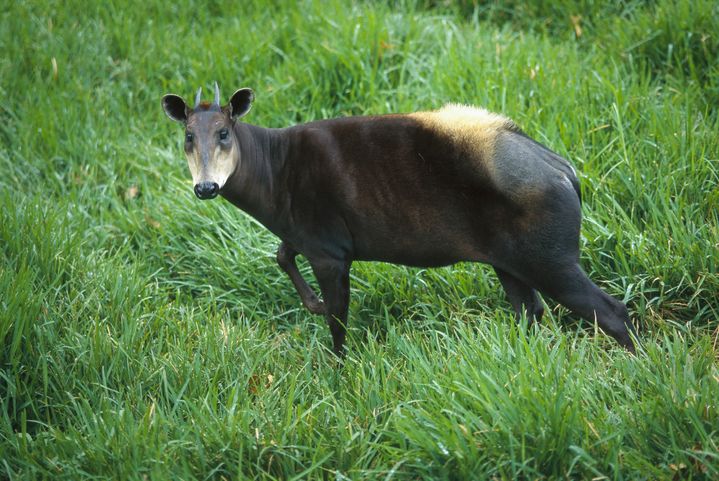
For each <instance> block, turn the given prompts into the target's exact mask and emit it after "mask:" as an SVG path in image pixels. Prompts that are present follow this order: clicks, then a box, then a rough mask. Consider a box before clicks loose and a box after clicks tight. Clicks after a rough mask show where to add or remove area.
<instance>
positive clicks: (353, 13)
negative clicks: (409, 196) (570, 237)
mask: <svg viewBox="0 0 719 481" xmlns="http://www.w3.org/2000/svg"><path fill="white" fill-rule="evenodd" d="M475 3H476V2H468V1H466V2H457V3H453V2H444V1H441V2H435V1H416V2H415V1H411V0H408V1H397V2H392V5H391V6H386V5H385V4H384V2H383V3H373V2H362V3H359V2H358V3H357V4H354V5H353V4H349V3H345V2H339V1H329V2H320V1H302V2H299V3H296V2H284V1H280V2H272V6H270V5H268V4H265V3H263V2H260V1H255V2H251V1H246V2H230V1H224V2H223V1H215V2H209V3H208V4H194V3H190V2H187V1H177V2H169V3H168V2H161V1H158V0H145V1H142V2H133V4H132V5H129V4H127V3H126V2H111V1H110V2H96V3H95V2H92V3H91V2H84V1H68V2H60V1H44V2H43V1H37V0H35V1H28V2H10V4H8V5H7V6H6V8H5V9H4V11H3V12H2V13H0V96H1V97H2V99H3V100H2V102H0V174H2V175H0V478H7V479H69V480H77V479H188V480H189V479H198V480H205V479H218V480H219V479H303V478H308V479H332V480H344V479H368V480H374V479H482V478H490V479H564V478H572V479H590V478H602V477H606V478H610V479H717V477H719V368H718V367H717V360H718V359H719V274H718V270H719V269H718V267H719V266H718V264H719V219H718V214H717V213H718V212H719V189H718V188H717V185H719V118H718V117H719V112H718V109H717V105H719V61H718V60H717V59H719V33H718V32H719V4H717V3H716V2H713V1H702V0H700V1H691V2H690V1H671V0H660V1H658V2H649V3H646V4H645V3H644V2H623V3H621V4H619V3H615V4H609V3H606V2H596V1H589V0H584V1H569V0H563V1H558V2H557V1H552V2H545V1H541V0H537V1H532V2H514V1H512V2H490V3H483V4H481V5H475ZM54 66H56V67H54ZM215 80H217V81H218V82H219V84H220V86H221V87H222V91H223V96H224V98H227V96H228V95H229V94H230V93H231V92H232V91H234V89H236V88H238V87H241V86H249V87H252V88H254V90H255V93H256V96H257V98H256V102H255V106H254V108H253V110H252V112H251V113H250V115H249V116H248V117H247V118H246V120H247V121H248V122H251V123H255V124H258V125H263V126H286V125H290V124H293V123H296V122H303V121H309V120H313V119H318V118H326V117H332V116H340V115H349V114H364V113H373V114H376V113H385V112H402V111H404V112H407V111H413V110H421V109H430V108H435V107H439V106H441V105H442V104H443V103H445V102H449V101H452V102H466V103H472V104H477V105H482V106H485V107H487V108H490V109H492V110H496V111H501V112H503V113H505V114H507V115H509V116H511V117H512V118H514V119H515V120H516V121H517V122H518V123H519V124H520V125H521V126H522V127H523V128H524V129H525V130H526V131H527V132H528V133H529V134H530V135H532V136H533V137H535V138H537V139H538V140H540V141H542V142H544V143H546V144H547V145H549V146H550V147H551V148H553V149H554V150H556V151H557V152H559V153H560V154H562V155H564V156H566V157H567V158H569V159H571V160H572V162H573V163H574V165H575V166H576V167H577V169H578V171H579V172H580V177H581V180H582V189H583V197H584V206H583V211H584V216H585V218H584V223H583V235H582V244H583V248H582V263H583V265H584V267H585V269H586V270H587V271H588V272H589V273H590V275H591V277H592V278H593V279H595V280H596V281H597V282H598V283H599V284H600V285H601V286H602V288H604V289H605V290H607V291H608V292H610V293H611V294H612V295H614V296H616V297H618V298H620V299H622V300H623V301H625V302H626V303H627V304H628V306H629V308H630V311H631V315H632V318H633V320H634V322H635V323H636V324H637V325H638V327H639V332H640V338H641V349H640V351H639V353H638V354H637V355H636V356H634V357H633V356H630V355H628V354H627V353H626V352H624V351H623V350H621V349H619V348H617V347H616V346H615V344H614V342H613V341H612V340H611V339H610V338H608V337H606V336H604V335H602V334H601V333H597V332H596V329H595V328H594V326H591V325H589V324H587V323H582V322H579V321H577V320H576V319H574V318H572V317H571V316H569V315H568V314H567V312H566V311H565V310H563V309H555V306H554V304H552V303H549V304H548V306H549V307H550V312H549V313H548V315H546V316H545V320H544V321H543V322H542V325H541V326H533V327H532V328H531V329H529V330H526V329H524V328H522V327H521V326H516V325H515V324H514V322H513V320H512V315H511V311H510V309H509V306H508V303H507V302H506V300H505V299H504V295H503V293H502V291H501V288H500V286H499V283H498V282H497V281H496V279H495V277H494V275H493V273H492V272H491V270H490V269H488V268H486V267H485V266H480V265H473V264H461V265H457V266H454V267H452V268H443V269H435V270H418V269H408V268H404V267H398V266H390V265H385V264H376V263H357V264H356V265H355V267H354V269H353V278H352V282H353V290H352V298H351V306H350V318H351V324H350V332H349V340H348V348H349V355H348V358H347V360H346V362H345V365H344V367H343V368H342V369H338V368H337V364H336V362H335V360H334V359H333V357H332V355H331V353H330V351H329V349H328V348H329V346H330V336H329V332H328V330H327V328H326V327H325V325H324V321H323V320H322V319H321V318H320V317H317V316H312V315H310V314H309V313H307V312H306V311H305V310H303V309H302V307H301V305H300V302H299V299H298V297H297V295H296V293H295V292H294V289H293V288H292V286H291V284H290V282H289V280H288V279H287V278H286V276H284V275H283V274H282V273H281V272H280V270H279V268H278V267H277V266H276V265H275V262H274V251H275V249H276V246H277V244H278V240H277V239H276V238H274V237H273V236H272V235H271V234H269V233H268V232H267V231H266V230H265V229H264V228H262V226H260V225H259V224H257V223H256V222H255V221H253V220H252V219H250V218H248V217H247V216H245V215H243V214H241V213H240V212H239V211H237V210H236V209H234V208H233V207H232V206H230V205H229V204H228V203H225V202H223V201H216V202H199V201H197V200H196V199H194V198H193V194H192V190H191V185H190V181H189V173H188V172H187V167H186V165H185V161H184V159H183V156H182V153H181V148H180V142H181V132H180V131H179V130H178V127H177V125H173V124H172V123H171V122H169V121H168V120H167V119H166V118H165V116H164V114H163V113H162V111H161V108H160V102H159V99H160V98H161V96H162V95H163V94H165V93H167V92H175V93H179V94H182V95H184V96H185V97H189V96H191V94H192V92H194V90H195V89H196V88H197V87H198V86H200V85H201V86H203V87H205V88H206V89H207V88H209V87H210V86H211V84H212V82H213V81H215ZM301 267H302V269H303V271H304V272H305V273H306V274H309V271H308V268H307V265H306V264H304V263H303V264H302V266H301Z"/></svg>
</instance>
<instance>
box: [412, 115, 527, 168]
mask: <svg viewBox="0 0 719 481" xmlns="http://www.w3.org/2000/svg"><path fill="white" fill-rule="evenodd" d="M409 116H410V117H412V118H414V119H417V120H419V121H420V122H422V123H423V124H424V125H426V126H428V127H430V128H431V129H433V130H436V131H438V132H441V133H442V134H444V135H447V136H448V137H449V138H450V139H452V140H453V141H454V142H456V143H457V144H458V145H460V146H462V147H463V148H466V149H468V151H470V152H473V153H474V154H477V155H479V156H480V157H482V158H484V159H491V158H492V154H493V153H494V145H495V141H496V139H497V134H498V133H499V132H501V131H503V130H517V126H516V125H515V124H514V122H512V120H510V119H509V118H507V117H504V116H503V115H499V114H495V113H493V112H490V111H489V110H486V109H483V108H479V107H472V106H471V105H460V104H447V105H445V106H444V107H442V108H441V109H439V110H434V111H431V112H416V113H412V114H409Z"/></svg>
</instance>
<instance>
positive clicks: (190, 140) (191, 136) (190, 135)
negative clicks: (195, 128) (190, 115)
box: [185, 132, 195, 144]
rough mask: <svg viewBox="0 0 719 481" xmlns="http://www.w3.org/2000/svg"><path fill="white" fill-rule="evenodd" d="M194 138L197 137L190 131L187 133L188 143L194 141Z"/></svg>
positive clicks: (186, 139)
mask: <svg viewBox="0 0 719 481" xmlns="http://www.w3.org/2000/svg"><path fill="white" fill-rule="evenodd" d="M194 138H195V137H194V136H193V135H192V134H191V133H189V132H188V133H186V134H185V142H187V143H188V144H189V143H192V140H193V139H194Z"/></svg>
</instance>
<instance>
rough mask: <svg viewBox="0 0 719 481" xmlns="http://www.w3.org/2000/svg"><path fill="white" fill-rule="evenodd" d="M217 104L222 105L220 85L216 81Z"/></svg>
mask: <svg viewBox="0 0 719 481" xmlns="http://www.w3.org/2000/svg"><path fill="white" fill-rule="evenodd" d="M215 105H220V87H219V86H218V85H217V82H215Z"/></svg>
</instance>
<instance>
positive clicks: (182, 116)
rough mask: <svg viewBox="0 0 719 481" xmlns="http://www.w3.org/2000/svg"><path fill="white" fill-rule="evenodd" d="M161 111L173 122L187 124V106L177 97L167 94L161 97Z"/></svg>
mask: <svg viewBox="0 0 719 481" xmlns="http://www.w3.org/2000/svg"><path fill="white" fill-rule="evenodd" d="M162 109H163V110H164V111H165V114H167V116H168V117H170V118H171V119H172V120H174V121H175V122H182V123H185V122H187V104H186V103H185V101H184V100H182V97H180V96H179V95H175V94H167V95H165V96H164V97H162Z"/></svg>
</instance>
